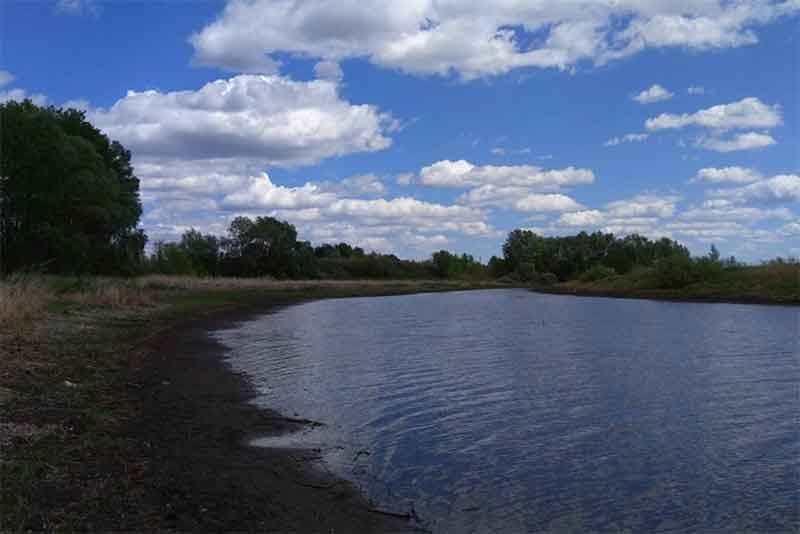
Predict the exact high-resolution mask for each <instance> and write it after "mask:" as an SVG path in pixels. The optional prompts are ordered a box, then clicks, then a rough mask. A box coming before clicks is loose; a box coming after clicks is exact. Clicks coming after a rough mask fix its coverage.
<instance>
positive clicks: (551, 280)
mask: <svg viewBox="0 0 800 534" xmlns="http://www.w3.org/2000/svg"><path fill="white" fill-rule="evenodd" d="M535 283H536V284H537V285H540V286H552V285H554V284H557V283H558V277H557V276H556V275H554V274H553V273H538V274H537V275H536V279H535Z"/></svg>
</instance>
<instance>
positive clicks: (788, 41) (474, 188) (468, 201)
mask: <svg viewBox="0 0 800 534" xmlns="http://www.w3.org/2000/svg"><path fill="white" fill-rule="evenodd" d="M798 14H800V2H798V1H797V0H779V1H772V0H750V1H744V0H742V1H720V0H691V1H690V0H620V1H619V2H606V1H601V0H575V1H574V2H569V3H567V2H547V1H537V2H534V1H532V0H529V1H527V2H522V1H520V2H513V1H503V2H500V1H499V0H498V1H495V0H486V1H482V2H471V1H467V0H463V1H459V2H455V1H447V0H440V1H433V0H408V1H407V2H402V3H398V2H387V1H365V0H362V1H359V2H355V1H349V0H342V1H340V2H315V1H311V0H307V1H303V2H297V1H293V0H247V1H245V0H231V1H229V2H223V1H204V2H96V1H87V0H62V1H54V2H46V1H41V2H27V1H26V2H22V1H19V2H15V1H13V0H12V1H10V2H3V3H2V4H1V5H0V24H2V26H1V27H0V32H1V33H2V40H1V43H0V45H1V46H2V49H0V54H1V55H0V58H2V62H1V63H0V71H2V72H0V84H1V86H0V100H8V99H20V98H25V97H28V98H33V99H34V100H35V101H37V102H40V103H47V104H54V105H59V106H60V105H72V106H78V107H81V108H83V109H86V110H87V115H88V117H89V119H90V120H92V122H93V123H95V124H96V125H98V126H99V127H101V128H102V129H103V130H104V131H106V132H107V133H108V134H109V136H110V137H112V138H115V139H118V140H120V141H121V142H122V143H123V144H125V145H126V146H127V147H129V148H130V149H131V150H132V152H133V158H134V164H135V166H136V169H137V174H138V176H139V177H140V179H141V183H142V199H143V203H144V207H145V215H144V217H143V220H142V226H143V227H144V228H145V230H146V231H147V232H148V234H149V235H150V236H151V239H153V240H155V239H166V240H169V239H175V238H176V237H178V236H179V235H180V233H181V232H182V231H184V230H185V229H187V228H189V227H192V226H193V227H196V228H199V229H201V230H202V231H206V232H214V233H223V232H224V230H225V228H226V226H227V223H228V222H229V221H230V219H231V218H232V217H234V216H236V215H240V214H245V215H250V216H254V215H266V214H268V215H272V216H276V217H279V218H282V219H285V220H288V221H290V222H292V223H293V224H295V225H296V226H297V227H298V230H299V232H300V234H301V237H303V238H305V239H309V240H311V241H312V242H314V243H322V242H330V241H339V240H345V241H348V242H352V243H355V244H359V245H362V246H364V247H365V248H368V249H375V250H380V251H391V252H395V253H397V254H398V255H401V256H405V257H420V258H421V257H425V256H427V255H429V254H430V252H431V251H433V250H438V249H441V248H446V249H449V250H455V251H459V252H462V251H463V252H469V253H472V254H474V255H476V256H478V257H482V258H483V259H488V257H489V256H491V255H493V254H499V252H500V245H501V243H502V241H503V239H504V235H505V234H506V233H507V232H508V231H509V230H511V229H514V228H531V229H534V230H535V231H537V232H539V233H542V234H545V235H562V234H572V233H577V232H579V231H581V230H586V231H594V230H604V231H613V232H614V233H618V234H626V233H633V232H637V233H641V234H644V235H647V236H650V237H658V236H668V237H672V238H674V239H678V240H679V241H681V242H684V243H685V244H687V245H688V246H689V247H690V249H691V250H692V251H693V252H695V253H698V254H700V253H704V252H705V251H706V250H707V249H708V247H709V246H710V244H711V243H715V244H716V245H717V247H718V248H719V249H720V250H721V251H722V253H723V254H725V255H730V254H733V255H736V256H737V257H739V258H741V259H746V260H750V261H757V260H760V259H764V258H767V257H773V256H776V255H783V256H786V255H800V219H799V218H798V214H799V213H800V176H798V175H800V161H798V146H800V144H799V143H798V141H800V139H798V125H797V122H798V118H800V114H799V113H798V106H800V99H798V95H799V94H800V93H798V76H800V75H799V74H798V73H800V70H798V24H797V22H798V16H797V15H798ZM32 28H35V29H36V31H32Z"/></svg>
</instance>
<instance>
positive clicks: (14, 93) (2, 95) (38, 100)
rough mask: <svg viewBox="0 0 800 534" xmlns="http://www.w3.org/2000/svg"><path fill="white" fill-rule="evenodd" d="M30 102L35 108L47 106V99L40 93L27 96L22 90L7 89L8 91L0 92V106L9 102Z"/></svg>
mask: <svg viewBox="0 0 800 534" xmlns="http://www.w3.org/2000/svg"><path fill="white" fill-rule="evenodd" d="M26 99H27V100H30V101H31V102H33V103H34V104H36V105H37V106H44V105H46V104H47V97H46V96H45V95H43V94H40V93H35V94H29V93H28V92H27V91H25V90H24V89H9V90H8V91H0V104H2V103H3V102H9V101H11V100H14V101H17V102H22V101H23V100H26Z"/></svg>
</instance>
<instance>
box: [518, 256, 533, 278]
mask: <svg viewBox="0 0 800 534" xmlns="http://www.w3.org/2000/svg"><path fill="white" fill-rule="evenodd" d="M516 274H517V278H519V279H520V281H521V282H534V281H536V265H535V264H534V263H533V262H527V261H526V262H522V263H520V264H519V266H517V271H516Z"/></svg>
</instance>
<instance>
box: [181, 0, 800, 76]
mask: <svg viewBox="0 0 800 534" xmlns="http://www.w3.org/2000/svg"><path fill="white" fill-rule="evenodd" d="M798 9H800V6H798V4H797V2H796V0H786V1H783V2H772V1H769V0H753V1H750V2H746V3H744V2H728V1H723V0H702V1H689V0H679V1H673V0H648V1H643V0H619V1H615V2H597V1H596V0H574V1H570V2H538V3H536V2H534V3H532V2H523V1H508V0H482V1H477V0H470V1H459V2H452V1H435V0H407V1H405V2H393V1H391V0H367V1H366V2H365V1H359V2H356V1H354V0H344V1H341V2H321V1H311V0H309V1H305V2H297V1H295V0H231V1H230V2H229V3H228V4H227V6H226V7H225V10H224V11H223V13H222V14H221V15H220V16H219V18H218V19H217V20H216V21H214V22H213V23H211V24H209V25H208V26H206V27H205V28H203V29H202V30H200V31H199V32H198V33H196V34H194V35H192V36H191V38H190V43H191V44H192V46H193V47H194V50H195V56H194V60H195V61H196V62H197V63H200V64H205V65H211V66H216V67H222V68H225V69H228V70H232V71H238V72H262V73H263V72H274V71H275V69H277V68H278V66H279V62H278V59H276V55H277V54H279V53H288V54H295V55H300V56H305V57H311V58H322V59H324V60H331V61H338V60H342V59H345V58H353V57H365V58H367V59H368V60H369V61H371V62H372V63H374V64H376V65H380V66H383V67H388V68H395V69H399V70H402V71H405V72H408V73H413V74H422V75H442V76H447V75H450V74H451V73H456V74H457V75H458V76H460V77H461V78H462V79H465V80H470V79H475V78H479V77H484V76H493V75H498V74H503V73H506V72H509V71H511V70H513V69H517V68H522V67H540V68H558V69H571V68H573V67H575V66H576V65H578V64H580V63H581V62H589V63H594V64H604V63H607V62H609V61H612V60H616V59H620V58H624V57H628V56H631V55H633V54H636V53H638V52H640V51H642V50H645V49H648V48H664V47H680V48H687V49H693V50H707V49H719V48H729V47H737V46H743V45H748V44H752V43H755V42H756V41H757V36H756V33H755V28H756V27H757V26H761V25H764V24H768V23H770V22H772V21H773V20H775V19H776V18H777V17H780V16H782V15H787V14H792V13H794V12H796V11H797V10H798Z"/></svg>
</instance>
